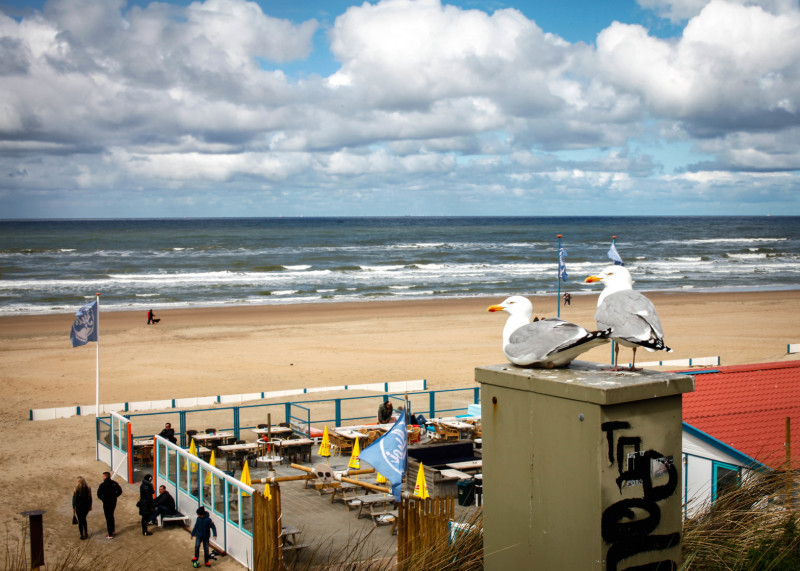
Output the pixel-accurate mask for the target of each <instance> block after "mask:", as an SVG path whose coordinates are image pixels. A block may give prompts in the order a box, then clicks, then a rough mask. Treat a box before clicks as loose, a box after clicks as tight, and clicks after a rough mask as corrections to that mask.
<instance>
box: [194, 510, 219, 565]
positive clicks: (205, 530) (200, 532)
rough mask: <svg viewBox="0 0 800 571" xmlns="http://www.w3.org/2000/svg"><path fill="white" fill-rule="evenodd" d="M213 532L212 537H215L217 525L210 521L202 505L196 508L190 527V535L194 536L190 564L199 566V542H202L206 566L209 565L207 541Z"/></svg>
mask: <svg viewBox="0 0 800 571" xmlns="http://www.w3.org/2000/svg"><path fill="white" fill-rule="evenodd" d="M212 531H213V532H214V539H217V526H215V525H214V522H213V521H211V518H210V517H209V515H208V513H207V512H206V510H205V508H204V507H203V506H200V507H199V508H197V519H196V520H195V521H194V527H193V528H192V537H194V559H192V565H193V566H194V567H199V566H200V564H199V562H198V558H199V557H200V544H201V543H202V544H203V556H204V557H205V562H206V567H211V562H210V561H209V559H210V556H209V552H208V542H209V540H210V538H211V532H212Z"/></svg>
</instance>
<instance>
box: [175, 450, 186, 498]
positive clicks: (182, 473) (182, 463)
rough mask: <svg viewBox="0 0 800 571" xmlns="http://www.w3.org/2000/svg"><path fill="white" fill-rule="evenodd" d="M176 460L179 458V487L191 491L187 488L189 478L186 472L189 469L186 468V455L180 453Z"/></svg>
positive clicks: (184, 490) (183, 490)
mask: <svg viewBox="0 0 800 571" xmlns="http://www.w3.org/2000/svg"><path fill="white" fill-rule="evenodd" d="M176 460H177V462H176V464H177V466H176V468H177V471H178V474H177V478H176V479H177V481H178V489H179V490H181V491H182V492H186V493H189V490H188V489H187V488H186V484H187V479H186V473H187V470H186V458H185V457H184V456H180V455H178V456H177V458H176Z"/></svg>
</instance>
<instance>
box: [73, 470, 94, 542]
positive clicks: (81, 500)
mask: <svg viewBox="0 0 800 571" xmlns="http://www.w3.org/2000/svg"><path fill="white" fill-rule="evenodd" d="M90 511H92V489H91V488H90V487H89V485H88V484H87V483H86V480H84V479H83V476H78V481H77V483H76V484H75V490H74V491H73V492H72V515H74V516H75V517H76V518H77V519H78V531H79V532H80V534H81V539H88V538H89V527H88V525H87V524H86V516H87V515H89V512H90Z"/></svg>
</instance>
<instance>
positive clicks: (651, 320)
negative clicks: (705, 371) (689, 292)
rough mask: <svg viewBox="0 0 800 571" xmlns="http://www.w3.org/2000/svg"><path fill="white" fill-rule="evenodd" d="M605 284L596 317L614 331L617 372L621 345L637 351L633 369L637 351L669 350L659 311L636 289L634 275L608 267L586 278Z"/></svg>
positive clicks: (623, 269)
mask: <svg viewBox="0 0 800 571" xmlns="http://www.w3.org/2000/svg"><path fill="white" fill-rule="evenodd" d="M592 282H602V283H603V286H604V288H603V291H602V292H601V293H600V297H599V298H598V299H597V312H596V313H595V314H594V318H595V319H596V320H597V327H600V328H602V329H607V328H610V329H611V338H612V339H615V340H616V341H617V345H616V347H614V370H615V371H616V370H618V369H619V346H620V345H625V346H626V347H630V348H632V349H633V360H632V361H631V370H634V366H635V365H636V349H637V347H644V348H645V349H647V350H648V351H667V352H668V353H672V349H670V348H669V347H667V346H666V345H664V330H663V328H662V327H661V321H660V320H659V319H658V314H657V313H656V308H655V306H654V305H653V302H651V301H650V300H649V299H647V298H646V297H645V296H643V295H642V294H640V293H639V292H638V291H635V290H634V289H633V280H632V279H631V274H630V272H629V271H628V270H627V268H625V267H624V266H608V267H607V268H606V269H604V270H603V271H602V272H601V273H599V274H597V275H596V276H589V277H588V278H586V283H592Z"/></svg>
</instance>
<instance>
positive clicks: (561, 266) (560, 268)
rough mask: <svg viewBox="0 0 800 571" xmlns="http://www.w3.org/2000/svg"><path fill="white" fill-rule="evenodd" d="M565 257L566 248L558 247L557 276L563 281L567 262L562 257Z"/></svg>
mask: <svg viewBox="0 0 800 571" xmlns="http://www.w3.org/2000/svg"><path fill="white" fill-rule="evenodd" d="M566 257H567V250H566V248H563V247H562V248H559V249H558V277H559V279H561V280H562V281H563V282H564V283H566V282H567V262H566V260H565V259H564V258H566Z"/></svg>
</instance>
